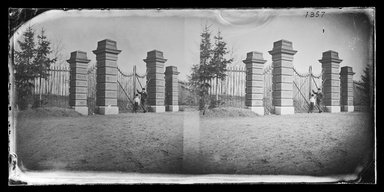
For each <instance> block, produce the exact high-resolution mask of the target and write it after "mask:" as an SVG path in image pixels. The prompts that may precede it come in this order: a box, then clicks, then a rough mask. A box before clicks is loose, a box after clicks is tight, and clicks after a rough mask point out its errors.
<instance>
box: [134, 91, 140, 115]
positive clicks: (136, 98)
mask: <svg viewBox="0 0 384 192" xmlns="http://www.w3.org/2000/svg"><path fill="white" fill-rule="evenodd" d="M133 102H134V105H133V112H134V113H136V112H137V109H138V108H139V106H140V99H139V94H136V97H135V98H134V99H133Z"/></svg>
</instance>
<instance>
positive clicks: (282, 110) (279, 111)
mask: <svg viewBox="0 0 384 192" xmlns="http://www.w3.org/2000/svg"><path fill="white" fill-rule="evenodd" d="M275 114H276V115H289V114H295V108H294V107H281V106H275Z"/></svg>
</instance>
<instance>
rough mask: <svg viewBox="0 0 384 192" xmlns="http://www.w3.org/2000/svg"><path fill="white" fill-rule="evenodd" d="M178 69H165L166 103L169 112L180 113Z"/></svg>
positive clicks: (169, 67)
mask: <svg viewBox="0 0 384 192" xmlns="http://www.w3.org/2000/svg"><path fill="white" fill-rule="evenodd" d="M179 73H180V72H178V71H177V67H175V66H168V67H166V68H165V103H166V105H167V106H166V110H167V111H179V81H178V79H177V75H178V74H179Z"/></svg>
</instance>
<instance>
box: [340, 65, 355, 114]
mask: <svg viewBox="0 0 384 192" xmlns="http://www.w3.org/2000/svg"><path fill="white" fill-rule="evenodd" d="M354 74H355V73H354V72H353V71H352V67H348V66H344V67H342V68H341V72H340V81H341V109H342V111H346V112H353V111H354V106H353V75H354Z"/></svg>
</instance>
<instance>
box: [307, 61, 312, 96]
mask: <svg viewBox="0 0 384 192" xmlns="http://www.w3.org/2000/svg"><path fill="white" fill-rule="evenodd" d="M308 77H309V87H308V89H309V90H308V91H309V95H308V98H311V95H312V65H310V66H309V76H308Z"/></svg>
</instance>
